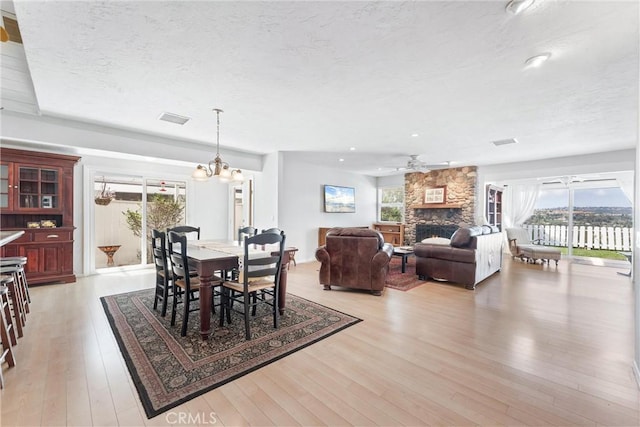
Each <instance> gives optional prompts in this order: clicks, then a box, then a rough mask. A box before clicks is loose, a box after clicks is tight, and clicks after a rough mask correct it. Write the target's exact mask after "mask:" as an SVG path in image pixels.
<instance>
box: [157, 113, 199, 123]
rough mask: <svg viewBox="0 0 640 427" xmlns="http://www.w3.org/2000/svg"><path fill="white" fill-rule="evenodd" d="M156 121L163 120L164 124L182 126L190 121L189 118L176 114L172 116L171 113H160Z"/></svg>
mask: <svg viewBox="0 0 640 427" xmlns="http://www.w3.org/2000/svg"><path fill="white" fill-rule="evenodd" d="M158 120H163V121H165V122H169V123H175V124H178V125H183V124H185V123H187V122H188V121H189V120H191V118H190V117H185V116H179V115H177V114H173V113H162V114H161V115H160V117H158Z"/></svg>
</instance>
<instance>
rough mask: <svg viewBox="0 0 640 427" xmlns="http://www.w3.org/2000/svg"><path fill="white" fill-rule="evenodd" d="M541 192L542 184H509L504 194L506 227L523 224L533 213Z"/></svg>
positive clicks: (503, 205)
mask: <svg viewBox="0 0 640 427" xmlns="http://www.w3.org/2000/svg"><path fill="white" fill-rule="evenodd" d="M538 194H540V184H516V185H508V186H507V187H506V188H505V190H504V193H503V194H502V216H503V220H504V225H505V227H507V228H508V227H515V226H519V225H522V223H524V222H525V221H526V220H527V219H529V218H530V217H531V215H533V210H534V208H535V207H536V201H537V200H538Z"/></svg>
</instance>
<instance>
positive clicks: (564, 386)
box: [0, 256, 640, 426]
mask: <svg viewBox="0 0 640 427" xmlns="http://www.w3.org/2000/svg"><path fill="white" fill-rule="evenodd" d="M504 264H505V265H504V268H503V270H502V272H501V273H499V274H497V275H494V276H493V277H491V278H490V279H488V280H487V281H485V282H484V283H482V284H481V285H479V287H478V288H477V289H476V291H468V290H466V289H464V288H463V287H461V286H457V285H451V284H444V283H435V282H428V283H426V284H425V285H423V286H420V287H418V288H415V289H413V290H411V291H409V292H401V291H396V290H386V291H385V292H384V294H383V296H382V297H375V296H372V295H370V294H367V293H361V292H354V291H348V290H339V289H334V290H332V291H324V290H322V286H320V285H319V284H318V279H317V277H318V276H317V275H318V273H317V269H318V264H317V263H305V264H302V263H300V264H298V266H297V267H293V266H292V267H291V270H290V273H289V289H288V290H289V292H291V293H293V294H296V295H299V296H301V297H304V298H307V299H310V300H313V301H317V302H319V303H321V304H324V305H327V306H330V307H332V308H335V309H337V310H341V311H344V312H346V313H349V314H352V315H354V316H358V317H360V318H362V319H364V321H363V322H361V323H359V324H357V325H355V326H353V327H350V328H348V329H346V330H344V331H342V332H340V333H338V334H335V335H333V336H331V337H329V338H327V339H325V340H323V341H320V342H318V343H316V344H313V345H311V346H309V347H307V348H305V349H303V350H301V351H298V352H296V353H294V354H292V355H290V356H287V357H285V358H284V359H281V360H279V361H277V362H275V363H272V364H271V365H269V366H267V367H264V368H262V369H259V370H258V371H256V372H253V373H251V374H248V375H246V376H244V377H242V378H240V379H238V380H236V381H233V382H231V383H229V384H226V385H224V386H222V387H219V388H218V389H216V390H213V391H211V392H209V393H206V394H204V395H202V396H200V397H198V398H196V399H194V400H192V401H189V402H187V403H185V404H183V405H181V406H180V407H178V408H175V409H173V410H171V411H169V412H167V413H165V414H161V415H159V416H157V417H155V418H153V419H150V420H148V419H147V418H146V416H145V415H144V411H143V409H142V407H141V405H140V402H139V399H138V396H137V392H136V390H135V388H134V386H133V384H132V382H131V379H130V377H129V374H128V371H127V368H126V366H125V364H124V361H123V359H122V356H121V354H120V351H119V349H118V346H117V344H116V341H115V339H114V337H113V335H112V332H111V329H110V327H109V325H108V322H107V320H106V317H105V314H104V312H103V309H102V306H101V304H100V302H99V300H98V298H99V297H100V296H103V295H109V294H115V293H120V292H125V291H130V290H135V289H141V288H149V287H152V285H153V271H151V270H145V271H138V272H129V273H114V274H106V275H100V276H93V277H86V278H81V279H79V280H78V282H77V283H73V284H66V285H60V284H58V285H47V286H38V287H32V288H31V296H32V301H33V302H32V305H31V309H32V312H31V314H29V317H28V323H27V326H26V329H25V336H24V337H23V338H21V339H20V340H19V343H18V346H17V347H16V348H15V349H16V354H17V360H18V365H17V367H15V368H12V369H7V367H6V364H5V366H4V368H3V369H4V373H5V381H6V388H5V389H4V390H3V391H2V394H1V397H2V402H1V406H2V411H1V415H2V419H1V420H0V423H1V424H2V425H3V426H13V425H34V426H35V425H47V426H51V425H82V426H84V425H107V426H115V425H127V426H143V425H152V426H155V425H185V424H186V423H187V422H188V423H189V424H196V425H203V426H211V425H216V426H221V425H226V426H231V425H278V426H284V425H472V424H474V425H502V424H509V425H536V426H537V425H562V426H566V425H607V426H614V425H625V426H637V425H639V424H640V419H639V399H638V398H639V393H638V388H637V386H636V383H635V380H634V377H633V373H632V367H631V366H632V358H633V341H632V335H633V318H634V316H633V291H632V284H631V280H630V279H629V278H627V277H624V276H621V275H618V274H616V271H619V269H613V268H607V267H594V266H588V265H578V264H570V263H569V262H568V261H566V260H563V261H561V262H560V266H559V267H557V269H556V267H554V266H551V267H548V266H544V267H542V266H540V265H537V266H532V265H527V264H524V263H522V262H520V261H511V260H510V259H508V257H506V256H505V260H504ZM623 270H624V269H623Z"/></svg>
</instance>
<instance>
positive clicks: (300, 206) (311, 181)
mask: <svg viewBox="0 0 640 427" xmlns="http://www.w3.org/2000/svg"><path fill="white" fill-rule="evenodd" d="M324 184H333V185H341V186H346V187H354V188H355V194H356V212H355V213H326V212H324V193H323V185H324ZM278 189H279V196H280V197H279V202H278V205H279V207H278V212H279V222H278V224H279V225H278V226H279V227H280V228H281V229H283V230H285V231H286V233H287V245H288V246H295V247H297V248H298V249H299V252H298V253H297V254H296V260H298V261H300V262H304V261H310V260H314V259H315V252H316V249H317V247H318V228H319V227H349V226H369V227H370V226H371V224H372V223H374V222H375V220H376V209H377V207H376V194H377V189H376V179H375V178H373V177H367V176H362V175H356V174H353V173H349V172H344V171H341V170H340V169H337V168H328V167H322V166H317V165H312V164H309V163H304V162H302V161H300V160H299V159H298V158H297V157H296V156H295V155H294V154H291V153H286V152H285V153H282V155H281V167H280V178H279V185H278Z"/></svg>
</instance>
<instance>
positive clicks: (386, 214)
mask: <svg viewBox="0 0 640 427" xmlns="http://www.w3.org/2000/svg"><path fill="white" fill-rule="evenodd" d="M378 191H379V197H380V199H379V200H380V204H379V205H378V206H379V210H378V218H379V220H380V221H391V222H404V187H386V188H381V189H380V190H378Z"/></svg>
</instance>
